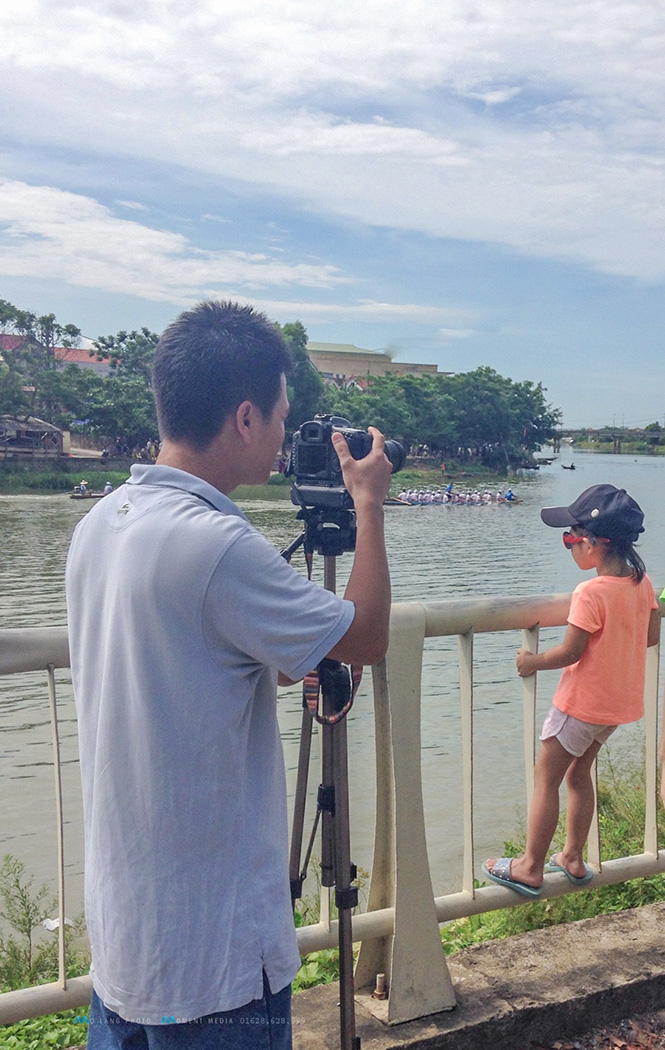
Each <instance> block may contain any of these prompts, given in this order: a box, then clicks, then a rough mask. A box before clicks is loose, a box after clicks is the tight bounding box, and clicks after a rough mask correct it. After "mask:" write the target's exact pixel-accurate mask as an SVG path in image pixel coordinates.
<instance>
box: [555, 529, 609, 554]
mask: <svg viewBox="0 0 665 1050" xmlns="http://www.w3.org/2000/svg"><path fill="white" fill-rule="evenodd" d="M562 539H563V545H564V547H565V548H566V550H567V551H570V550H572V549H573V547H574V546H575V544H576V543H584V541H585V540H587V539H589V537H588V536H574V535H573V534H572V532H564V534H563V537H562ZM591 542H592V544H593V543H609V542H610V541H609V540H608V539H606V538H605V536H594V537H593V539H592V540H591Z"/></svg>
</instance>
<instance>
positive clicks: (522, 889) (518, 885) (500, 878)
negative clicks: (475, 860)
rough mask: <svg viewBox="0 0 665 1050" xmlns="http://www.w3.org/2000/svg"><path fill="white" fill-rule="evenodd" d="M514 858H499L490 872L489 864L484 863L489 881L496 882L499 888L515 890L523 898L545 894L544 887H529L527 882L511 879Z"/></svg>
mask: <svg viewBox="0 0 665 1050" xmlns="http://www.w3.org/2000/svg"><path fill="white" fill-rule="evenodd" d="M511 862H512V857H499V859H498V860H496V861H495V862H494V867H493V868H492V870H491V871H490V869H489V868H488V867H487V862H486V861H483V863H482V865H481V866H482V869H483V871H484V873H485V875H487V878H488V879H491V880H492V882H496V884H497V885H498V886H507V887H508V889H509V890H515V892H516V893H521V894H522V896H523V897H532V898H536V897H540V896H541V895H542V892H543V887H542V886H529V885H528V884H527V883H526V882H518V880H517V879H511V877H510V865H511Z"/></svg>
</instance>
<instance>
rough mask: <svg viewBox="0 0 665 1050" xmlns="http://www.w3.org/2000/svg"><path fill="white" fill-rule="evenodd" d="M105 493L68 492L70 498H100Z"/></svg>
mask: <svg viewBox="0 0 665 1050" xmlns="http://www.w3.org/2000/svg"><path fill="white" fill-rule="evenodd" d="M104 495H106V493H104V492H70V493H69V498H70V499H101V498H102V496H104Z"/></svg>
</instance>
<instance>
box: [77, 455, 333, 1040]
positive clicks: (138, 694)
mask: <svg viewBox="0 0 665 1050" xmlns="http://www.w3.org/2000/svg"><path fill="white" fill-rule="evenodd" d="M211 504H212V506H211ZM66 582H67V603H68V618H69V639H70V650H71V660H72V675H73V680H74V691H75V697H76V708H77V715H78V727H79V743H80V754H81V778H82V782H83V802H84V820H85V843H86V853H85V856H86V870H85V907H86V920H87V926H88V933H89V937H90V942H91V946H92V959H93V968H92V975H93V985H94V988H95V991H96V992H97V994H98V995H99V997H100V998H101V999H102V1001H103V1002H104V1003H105V1004H106V1005H107V1006H108V1007H110V1008H111V1009H112V1010H115V1011H116V1012H117V1013H119V1014H120V1015H121V1016H122V1017H124V1018H126V1019H127V1020H136V1021H140V1022H143V1023H146V1024H159V1023H160V1022H161V1020H162V1018H163V1017H164V1016H167V1017H175V1018H176V1019H177V1020H178V1021H186V1020H192V1019H194V1018H196V1017H201V1016H203V1015H205V1014H209V1013H214V1012H217V1011H220V1010H231V1009H235V1008H236V1007H239V1006H242V1005H244V1004H245V1003H247V1002H249V1001H251V1000H252V999H256V998H260V997H261V996H262V994H263V989H262V970H263V969H265V971H266V973H267V976H268V980H269V982H270V987H271V989H272V990H273V991H274V992H275V991H279V989H280V988H283V987H284V986H285V985H286V984H288V983H289V982H290V981H291V980H292V979H293V977H294V975H295V973H296V971H297V969H298V966H299V962H300V960H299V956H298V951H297V945H296V938H295V931H294V928H293V919H292V914H291V902H290V893H289V881H288V849H287V822H286V790H285V777H284V761H283V755H282V747H281V740H280V737H279V731H278V725H277V717H276V684H277V683H276V678H277V671H278V670H280V671H282V672H284V673H285V674H286V675H288V677H289V678H292V679H298V678H301V677H302V676H303V675H304V674H305V673H306V672H307V671H309V670H311V668H312V667H314V666H315V665H316V664H317V663H318V662H319V660H321V659H322V658H323V657H324V656H325V655H326V654H327V653H328V652H329V651H330V649H332V647H333V646H334V645H335V644H336V643H337V642H338V641H339V639H340V638H341V637H342V636H343V635H344V634H345V632H346V631H347V629H348V628H349V626H350V624H351V622H352V620H353V616H354V607H353V604H352V603H351V602H347V601H344V600H343V599H341V598H338V597H337V596H336V595H334V594H331V593H330V592H328V591H325V590H323V589H322V588H321V587H318V586H317V585H315V584H313V583H310V582H309V581H308V580H306V579H305V577H304V576H301V575H300V574H299V573H297V572H296V571H295V570H294V569H292V568H291V567H290V566H289V565H287V564H286V562H285V561H284V559H283V558H281V557H280V556H279V555H278V554H277V552H276V551H275V550H274V548H273V547H272V546H271V545H270V544H269V543H268V542H267V541H266V540H265V539H264V538H263V537H262V536H261V535H260V533H258V532H257V531H256V530H255V529H253V528H252V527H251V525H250V524H249V523H248V522H247V520H246V518H245V517H244V515H243V514H242V513H241V511H240V510H239V509H238V508H237V507H236V506H235V504H234V503H232V502H231V500H229V499H228V498H227V497H226V496H224V495H222V494H221V493H220V492H218V491H217V490H216V489H215V488H213V487H212V486H210V485H208V484H207V483H206V482H204V481H202V480H201V479H200V478H196V477H194V476H192V475H190V474H187V473H185V472H184V471H180V470H175V469H173V468H170V467H161V466H133V467H132V472H131V478H130V480H129V481H128V482H127V484H125V485H123V486H122V487H121V488H119V489H117V490H116V491H115V492H114V493H112V494H111V495H109V496H106V497H105V498H104V499H103V500H100V501H99V503H98V504H97V505H96V506H95V507H94V508H93V509H92V510H91V512H90V513H89V514H87V515H86V516H85V517H84V518H83V519H82V520H81V522H80V523H79V525H78V526H77V528H76V530H75V533H74V538H73V540H72V544H71V548H70V552H69V557H68V561H67V577H66Z"/></svg>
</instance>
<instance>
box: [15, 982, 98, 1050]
mask: <svg viewBox="0 0 665 1050" xmlns="http://www.w3.org/2000/svg"><path fill="white" fill-rule="evenodd" d="M91 993H92V978H91V977H88V976H86V977H69V978H68V979H67V987H66V988H63V987H62V985H61V984H60V983H59V982H58V981H54V982H53V984H37V985H34V986H33V987H32V988H19V989H18V990H17V991H15V992H4V993H3V994H2V995H0V1024H16V1023H17V1022H18V1021H23V1020H24V1019H25V1018H28V1017H43V1016H44V1015H45V1014H58V1013H61V1011H62V1010H76V1008H77V1007H79V1006H87V1005H88V1004H89V1002H90V995H91ZM86 1037H87V1033H83V1032H82V1033H81V1042H82V1043H85V1040H86Z"/></svg>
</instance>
